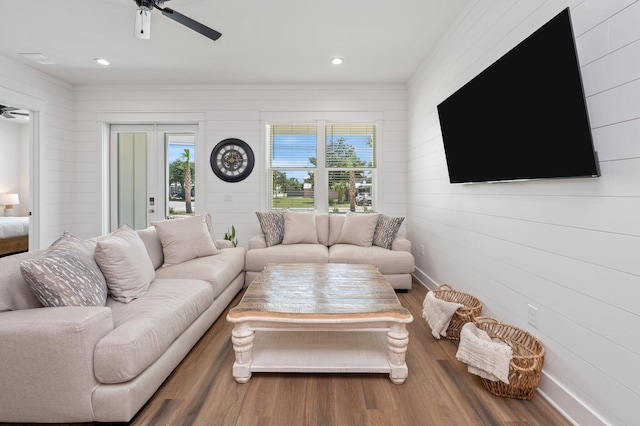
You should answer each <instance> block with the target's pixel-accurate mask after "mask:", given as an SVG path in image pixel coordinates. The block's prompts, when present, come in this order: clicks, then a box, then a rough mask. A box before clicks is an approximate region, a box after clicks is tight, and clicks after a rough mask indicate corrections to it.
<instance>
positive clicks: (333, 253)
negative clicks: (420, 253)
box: [329, 244, 415, 275]
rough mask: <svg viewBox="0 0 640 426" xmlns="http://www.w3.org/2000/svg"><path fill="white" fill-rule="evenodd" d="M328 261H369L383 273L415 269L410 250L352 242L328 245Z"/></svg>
mask: <svg viewBox="0 0 640 426" xmlns="http://www.w3.org/2000/svg"><path fill="white" fill-rule="evenodd" d="M329 263H351V264H358V263H370V264H372V265H376V266H377V267H378V270H379V271H380V273H382V274H383V275H387V274H410V273H412V272H413V271H414V269H415V259H414V257H413V255H412V254H411V253H410V252H406V251H392V250H387V249H384V248H382V247H377V246H370V247H360V246H354V245H353V244H335V245H333V246H331V247H329Z"/></svg>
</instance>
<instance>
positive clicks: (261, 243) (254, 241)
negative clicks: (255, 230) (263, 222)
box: [247, 234, 267, 250]
mask: <svg viewBox="0 0 640 426" xmlns="http://www.w3.org/2000/svg"><path fill="white" fill-rule="evenodd" d="M261 248H267V240H266V239H265V238H264V234H260V235H256V236H255V237H252V238H251V239H250V240H249V244H248V246H247V250H253V249H261Z"/></svg>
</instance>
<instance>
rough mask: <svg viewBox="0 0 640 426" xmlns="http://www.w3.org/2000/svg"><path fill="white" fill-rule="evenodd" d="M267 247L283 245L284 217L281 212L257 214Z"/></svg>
mask: <svg viewBox="0 0 640 426" xmlns="http://www.w3.org/2000/svg"><path fill="white" fill-rule="evenodd" d="M256 216H258V222H260V228H261V229H262V233H263V234H264V239H265V241H266V243H267V247H271V246H275V245H278V244H281V243H282V238H284V216H282V213H281V212H256Z"/></svg>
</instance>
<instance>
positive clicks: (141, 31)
mask: <svg viewBox="0 0 640 426" xmlns="http://www.w3.org/2000/svg"><path fill="white" fill-rule="evenodd" d="M134 1H135V2H136V4H137V5H138V10H137V11H136V25H135V33H134V35H135V37H136V38H145V39H148V38H149V36H150V29H151V21H150V16H149V12H150V11H151V10H152V9H153V8H154V7H155V8H156V9H158V10H160V11H162V14H163V15H164V16H166V17H168V18H171V19H173V20H174V21H176V22H178V23H180V24H182V25H184V26H186V27H189V28H191V29H192V30H194V31H197V32H199V33H200V34H202V35H203V36H205V37H208V38H210V39H211V40H217V39H219V38H220V36H221V35H222V33H219V32H218V31H216V30H214V29H211V28H209V27H207V26H206V25H203V24H201V23H200V22H197V21H194V20H193V19H191V18H189V17H187V16H184V15H183V14H181V13H178V12H176V11H175V10H173V9H170V8H168V7H162V6H164V3H165V2H167V1H169V0H134Z"/></svg>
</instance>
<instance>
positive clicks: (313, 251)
mask: <svg viewBox="0 0 640 426" xmlns="http://www.w3.org/2000/svg"><path fill="white" fill-rule="evenodd" d="M328 260H329V250H328V249H327V247H326V246H323V245H322V244H291V245H286V244H279V245H277V246H273V247H267V248H263V249H254V250H249V251H247V256H246V263H245V269H246V270H247V271H256V272H259V271H262V270H263V269H264V267H265V266H267V264H268V263H327V262H328Z"/></svg>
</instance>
